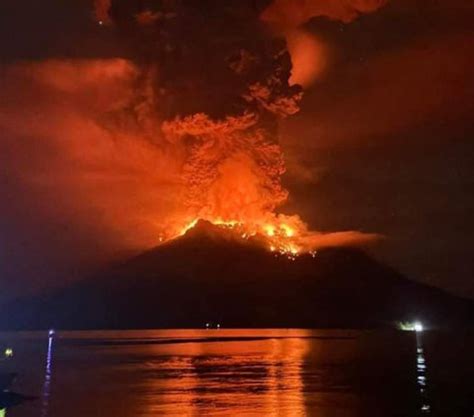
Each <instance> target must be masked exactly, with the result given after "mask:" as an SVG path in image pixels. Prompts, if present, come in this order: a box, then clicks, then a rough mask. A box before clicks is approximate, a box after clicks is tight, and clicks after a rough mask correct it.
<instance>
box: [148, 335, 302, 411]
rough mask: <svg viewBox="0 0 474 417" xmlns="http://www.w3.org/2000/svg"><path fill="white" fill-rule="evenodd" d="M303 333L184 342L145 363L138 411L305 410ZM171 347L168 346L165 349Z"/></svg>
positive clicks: (157, 348)
mask: <svg viewBox="0 0 474 417" xmlns="http://www.w3.org/2000/svg"><path fill="white" fill-rule="evenodd" d="M308 346H309V341H308V339H305V338H285V339H277V338H275V339H274V338H269V339H265V340H254V341H252V340H250V341H222V340H220V341H218V342H214V341H212V340H209V341H208V342H204V343H203V342H200V343H195V344H193V343H187V344H186V346H185V347H183V346H178V345H176V346H174V348H175V354H174V355H170V356H167V355H165V356H163V354H164V353H165V354H166V353H167V352H163V346H159V347H156V349H155V350H156V351H155V353H157V354H159V356H158V357H156V359H154V360H152V361H150V362H148V363H147V364H146V368H147V375H148V376H147V379H146V382H145V383H144V386H143V387H142V389H141V390H140V391H141V394H142V395H143V396H142V398H145V404H146V411H145V412H144V414H143V415H146V416H148V415H150V416H151V415H156V414H160V415H168V416H173V415H183V416H184V415H189V416H194V415H213V414H214V413H219V412H220V413H222V412H223V410H228V411H230V410H239V415H262V416H263V415H265V416H269V417H272V416H281V415H285V416H288V417H293V416H295V417H296V416H302V415H305V404H304V396H303V372H302V368H303V361H304V356H305V354H306V352H307V350H308ZM170 353H171V352H170Z"/></svg>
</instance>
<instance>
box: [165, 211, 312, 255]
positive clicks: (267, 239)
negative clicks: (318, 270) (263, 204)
mask: <svg viewBox="0 0 474 417" xmlns="http://www.w3.org/2000/svg"><path fill="white" fill-rule="evenodd" d="M199 220H200V219H198V218H196V219H193V220H192V221H190V222H188V223H187V224H186V225H185V226H184V227H183V228H182V229H181V230H180V231H179V233H177V234H176V235H175V236H174V237H173V238H177V237H179V236H183V235H185V234H186V233H187V232H188V231H189V230H191V229H193V228H194V227H195V226H196V225H197V224H198V222H199ZM205 220H206V221H208V222H209V223H212V224H213V225H214V226H216V227H218V228H221V229H223V230H230V231H232V232H233V234H234V235H235V237H237V238H240V239H243V240H249V239H255V240H257V241H260V242H262V243H263V245H264V246H265V247H266V248H267V249H268V250H269V251H271V252H274V253H275V255H284V256H286V257H288V259H291V260H294V259H295V258H296V257H297V256H298V255H300V254H302V253H309V254H311V255H312V256H315V254H316V251H315V250H313V249H311V247H310V245H308V242H307V237H308V236H305V235H308V234H309V233H308V232H307V230H306V225H305V224H304V223H303V222H302V221H301V220H300V219H299V217H298V216H284V215H279V216H274V219H273V222H271V223H270V222H269V221H267V222H264V221H262V222H255V223H250V224H248V223H244V222H241V221H237V220H222V219H214V220H210V219H205Z"/></svg>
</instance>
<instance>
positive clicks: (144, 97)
mask: <svg viewBox="0 0 474 417" xmlns="http://www.w3.org/2000/svg"><path fill="white" fill-rule="evenodd" d="M259 3H260V2H255V1H250V0H248V1H241V0H239V1H236V0H233V1H226V2H222V1H216V0H214V1H213V0H208V1H204V2H194V1H154V2H139V1H127V0H113V1H110V0H98V1H97V2H96V16H97V19H98V22H99V23H100V24H101V25H103V24H104V23H107V24H108V25H109V26H111V27H112V28H113V29H109V30H118V31H120V32H121V33H122V34H123V37H124V39H126V40H127V41H128V42H129V44H130V45H131V49H133V51H134V57H133V66H134V70H135V73H136V76H135V84H134V92H133V94H131V95H130V96H129V98H128V99H127V101H126V102H125V103H122V105H121V106H120V107H119V108H115V109H114V110H113V111H111V112H110V113H109V114H108V115H107V117H106V118H105V121H104V122H103V123H104V125H105V126H106V127H107V129H108V130H109V131H112V132H120V134H122V133H123V131H124V130H125V131H129V132H132V134H133V135H135V136H140V137H141V138H145V140H146V141H148V142H149V143H151V144H152V146H153V147H155V148H156V149H158V152H159V154H160V155H166V156H167V157H169V158H171V159H174V162H175V165H176V166H177V175H176V184H175V185H176V187H175V188H174V190H173V192H174V193H175V194H176V196H177V198H176V199H175V201H176V202H175V203H174V205H173V207H172V208H171V210H170V211H169V213H168V215H167V216H165V217H166V218H162V219H160V220H159V221H158V220H157V221H156V222H155V224H157V228H158V229H159V230H157V239H158V240H159V241H160V242H166V241H168V240H170V239H173V238H176V237H177V236H181V235H183V234H184V233H185V232H186V231H187V230H189V229H190V228H192V227H193V226H194V225H195V224H196V223H197V222H198V221H199V220H205V221H208V222H211V223H213V224H214V225H217V226H219V227H221V228H225V229H231V230H232V231H233V232H235V233H236V234H237V235H238V236H240V237H241V238H242V239H249V238H257V239H258V240H260V241H261V242H263V243H264V244H265V246H266V247H267V248H268V249H270V250H271V251H276V252H280V253H284V254H287V255H289V256H295V255H297V254H298V253H301V252H311V251H314V250H315V249H316V248H318V247H320V246H325V245H329V246H331V245H334V244H340V243H341V242H342V243H350V244H354V243H357V242H359V241H362V242H364V241H367V240H370V239H372V238H374V235H366V234H362V233H358V232H342V233H336V234H329V235H327V234H320V233H314V232H310V231H309V230H308V227H307V226H306V224H305V223H304V222H303V221H302V220H301V219H300V217H299V216H298V215H286V214H282V213H280V212H279V211H278V210H279V208H280V207H281V206H282V205H283V204H284V203H285V202H286V200H287V197H288V191H287V190H286V189H285V187H284V186H283V185H282V175H283V174H284V173H285V162H284V155H283V151H282V149H281V146H280V144H279V140H278V123H279V120H281V119H282V118H286V117H289V116H291V115H293V114H295V113H296V112H298V110H299V103H300V100H301V99H302V96H303V91H302V87H301V86H299V85H298V84H293V85H290V83H289V80H290V78H291V75H292V59H291V57H290V54H289V53H288V50H287V47H286V42H285V37H284V36H283V35H282V34H276V33H275V32H271V31H270V29H269V26H268V24H267V23H265V22H264V19H263V18H262V16H263V17H264V18H265V19H267V20H268V19H270V20H272V18H271V16H272V9H271V8H270V9H267V7H268V4H265V5H263V6H259V5H258V4H259ZM265 3H268V2H265ZM277 3H278V2H277ZM377 4H378V3H377ZM274 6H275V5H274ZM276 7H278V4H276ZM372 8H375V5H374V6H372ZM312 12H314V13H316V14H317V11H311V13H312ZM308 17H310V16H308ZM176 161H178V162H176Z"/></svg>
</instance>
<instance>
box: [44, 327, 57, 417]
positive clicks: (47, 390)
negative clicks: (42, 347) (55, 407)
mask: <svg viewBox="0 0 474 417" xmlns="http://www.w3.org/2000/svg"><path fill="white" fill-rule="evenodd" d="M53 338H54V332H51V331H50V332H49V333H48V350H47V351H46V368H45V373H44V383H43V392H42V398H41V399H42V408H41V416H42V417H47V416H48V410H49V401H50V396H51V378H52V364H53Z"/></svg>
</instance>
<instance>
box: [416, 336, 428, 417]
mask: <svg viewBox="0 0 474 417" xmlns="http://www.w3.org/2000/svg"><path fill="white" fill-rule="evenodd" d="M416 382H417V385H418V389H419V392H420V399H421V406H420V410H421V412H422V413H423V414H431V405H430V401H429V398H428V391H427V378H426V358H425V353H424V350H423V340H422V333H421V332H417V333H416Z"/></svg>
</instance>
